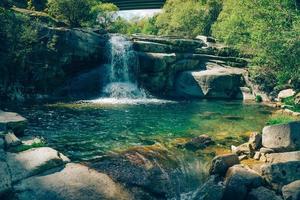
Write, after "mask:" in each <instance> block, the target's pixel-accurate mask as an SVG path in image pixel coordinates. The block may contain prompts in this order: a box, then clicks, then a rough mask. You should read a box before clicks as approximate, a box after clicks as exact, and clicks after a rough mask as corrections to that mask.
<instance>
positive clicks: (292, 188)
mask: <svg viewBox="0 0 300 200" xmlns="http://www.w3.org/2000/svg"><path fill="white" fill-rule="evenodd" d="M282 195H283V198H284V199H285V200H299V199H300V180H298V181H294V182H292V183H290V184H288V185H285V186H283V187H282Z"/></svg>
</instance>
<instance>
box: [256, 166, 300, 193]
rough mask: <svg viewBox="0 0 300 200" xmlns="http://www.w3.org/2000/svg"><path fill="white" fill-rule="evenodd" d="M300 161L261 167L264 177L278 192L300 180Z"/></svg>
mask: <svg viewBox="0 0 300 200" xmlns="http://www.w3.org/2000/svg"><path fill="white" fill-rule="evenodd" d="M299 169H300V161H290V162H284V163H272V164H264V165H262V166H261V175H262V177H263V178H264V179H265V180H266V181H267V182H268V183H269V184H270V185H272V187H273V188H274V189H276V190H278V189H279V190H280V189H281V187H282V186H284V185H286V184H289V183H291V182H293V181H296V180H299V179H300V173H299Z"/></svg>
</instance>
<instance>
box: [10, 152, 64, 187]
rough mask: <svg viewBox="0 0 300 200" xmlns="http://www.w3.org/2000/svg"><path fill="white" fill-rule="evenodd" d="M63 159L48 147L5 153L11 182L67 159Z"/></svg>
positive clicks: (55, 165)
mask: <svg viewBox="0 0 300 200" xmlns="http://www.w3.org/2000/svg"><path fill="white" fill-rule="evenodd" d="M65 159H66V157H65V156H63V155H62V154H61V153H59V152H57V151H56V150H54V149H52V148H49V147H41V148H35V149H29V150H27V151H23V152H20V153H7V164H8V166H9V168H10V171H11V176H12V181H13V182H16V181H19V180H22V179H24V178H27V177H30V176H34V175H36V174H39V173H42V172H44V171H46V170H48V169H51V168H54V167H58V166H62V165H63V164H64V163H65V162H67V161H68V160H65Z"/></svg>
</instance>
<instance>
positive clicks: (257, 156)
mask: <svg viewBox="0 0 300 200" xmlns="http://www.w3.org/2000/svg"><path fill="white" fill-rule="evenodd" d="M260 156H261V153H260V152H259V151H257V152H255V154H254V157H253V159H255V160H259V159H260Z"/></svg>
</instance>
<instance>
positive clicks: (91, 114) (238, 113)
mask: <svg viewBox="0 0 300 200" xmlns="http://www.w3.org/2000/svg"><path fill="white" fill-rule="evenodd" d="M149 102H150V103H149ZM149 102H146V104H145V102H144V103H142V104H141V102H138V103H136V104H132V105H125V104H105V103H104V104H101V101H100V103H99V102H98V103H89V104H86V103H81V104H54V105H46V106H29V107H26V108H23V109H22V110H18V112H20V113H21V114H23V115H24V116H25V117H26V118H28V120H29V129H28V131H27V132H26V135H37V136H42V137H44V138H45V139H46V141H47V143H48V144H49V146H51V147H54V148H56V149H57V150H59V151H61V152H63V153H64V154H66V155H67V156H69V157H70V158H71V159H73V160H89V159H93V158H95V157H98V156H101V155H105V154H106V153H108V152H110V151H118V150H125V149H127V148H129V147H133V146H142V145H152V144H155V143H156V144H157V143H159V144H162V145H164V146H166V147H170V146H172V144H174V143H175V142H174V141H176V140H178V138H179V139H180V138H192V137H195V136H198V135H201V134H208V135H211V136H212V137H213V138H214V139H215V140H219V141H220V142H221V143H222V141H224V140H223V139H224V138H225V137H228V136H232V137H233V138H236V140H233V141H231V142H234V141H238V140H241V139H243V137H241V136H243V135H245V133H246V132H248V131H259V130H260V129H261V128H262V127H263V126H264V125H265V122H266V120H267V119H268V117H269V116H270V113H271V111H272V110H271V108H268V107H265V106H262V105H258V104H243V103H242V102H239V101H231V102H226V101H184V102H168V101H162V102H160V101H158V100H157V101H156V100H153V102H152V103H151V101H149ZM228 145H229V144H228Z"/></svg>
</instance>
